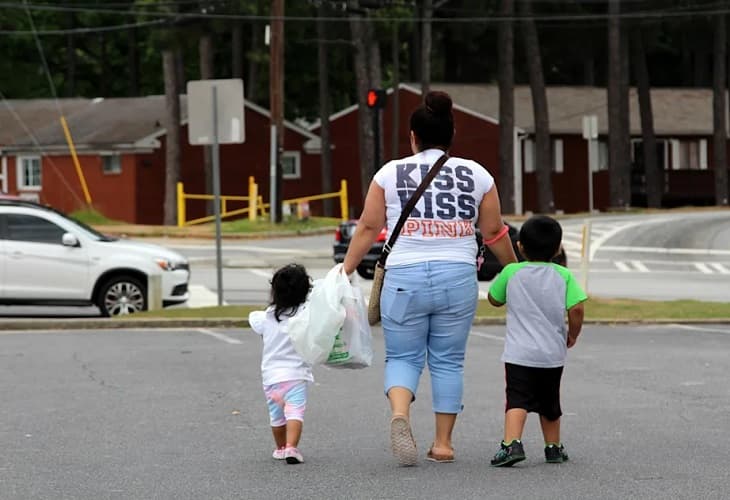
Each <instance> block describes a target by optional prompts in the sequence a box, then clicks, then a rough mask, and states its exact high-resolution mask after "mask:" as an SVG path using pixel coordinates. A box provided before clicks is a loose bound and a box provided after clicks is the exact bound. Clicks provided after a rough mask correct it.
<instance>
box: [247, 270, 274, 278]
mask: <svg viewBox="0 0 730 500" xmlns="http://www.w3.org/2000/svg"><path fill="white" fill-rule="evenodd" d="M249 271H251V272H252V273H253V274H255V275H256V276H261V277H262V278H271V277H272V276H273V275H272V274H271V272H269V271H264V270H262V269H249Z"/></svg>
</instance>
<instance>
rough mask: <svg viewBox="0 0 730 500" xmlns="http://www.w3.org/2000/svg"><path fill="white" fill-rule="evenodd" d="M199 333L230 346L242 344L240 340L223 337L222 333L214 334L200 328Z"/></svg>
mask: <svg viewBox="0 0 730 500" xmlns="http://www.w3.org/2000/svg"><path fill="white" fill-rule="evenodd" d="M198 332H200V333H202V334H203V335H209V336H211V337H214V338H216V339H218V340H222V341H223V342H226V343H228V344H241V343H242V342H241V341H240V340H238V339H234V338H233V337H229V336H228V335H223V334H222V333H218V332H214V331H212V330H206V329H204V328H198Z"/></svg>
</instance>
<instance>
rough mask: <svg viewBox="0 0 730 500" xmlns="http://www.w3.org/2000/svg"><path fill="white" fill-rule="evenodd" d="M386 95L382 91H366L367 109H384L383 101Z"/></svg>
mask: <svg viewBox="0 0 730 500" xmlns="http://www.w3.org/2000/svg"><path fill="white" fill-rule="evenodd" d="M386 97H387V94H386V92H385V90H383V89H370V90H368V96H367V103H368V108H372V109H383V108H384V107H385V99H386Z"/></svg>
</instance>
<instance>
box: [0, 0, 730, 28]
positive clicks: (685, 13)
mask: <svg viewBox="0 0 730 500" xmlns="http://www.w3.org/2000/svg"><path fill="white" fill-rule="evenodd" d="M720 5H723V6H721V7H713V8H707V7H704V6H700V8H699V9H697V10H672V9H657V10H645V11H635V12H622V13H620V14H619V15H618V16H616V17H617V18H619V19H646V18H678V17H698V16H713V15H721V14H727V13H730V6H728V5H727V4H726V3H724V2H723V3H722V4H720ZM0 8H6V9H16V8H25V6H24V5H23V4H18V3H16V2H0ZM28 8H30V9H31V10H38V11H47V12H90V13H97V14H116V15H120V16H156V17H174V18H178V19H223V20H248V21H271V20H274V19H277V18H274V17H272V16H269V15H255V14H230V13H220V14H219V13H210V12H165V11H151V10H121V9H109V8H100V7H77V6H57V5H43V4H28ZM680 8H681V7H680ZM689 8H690V9H691V8H693V7H689ZM684 9H687V8H684ZM610 17H611V16H610V15H609V14H608V13H587V14H584V13H579V14H549V15H548V14H533V15H529V16H509V17H496V16H469V17H448V18H445V17H434V18H431V19H430V20H431V22H432V23H482V24H492V23H500V22H519V21H528V20H532V21H540V22H553V21H589V20H605V19H609V18H610ZM281 19H283V20H285V21H289V22H295V21H307V22H312V21H317V20H321V21H324V22H348V21H349V20H350V19H349V18H347V17H332V16H327V17H317V16H289V15H285V16H281ZM355 19H356V20H359V21H362V22H423V21H424V19H423V18H421V17H365V16H357V17H356V18H355Z"/></svg>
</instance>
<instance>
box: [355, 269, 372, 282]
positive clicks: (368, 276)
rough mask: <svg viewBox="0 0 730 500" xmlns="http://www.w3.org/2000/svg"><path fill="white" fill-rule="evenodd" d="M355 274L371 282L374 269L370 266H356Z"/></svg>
mask: <svg viewBox="0 0 730 500" xmlns="http://www.w3.org/2000/svg"><path fill="white" fill-rule="evenodd" d="M357 274H359V275H360V276H361V277H363V278H365V279H366V280H371V279H373V276H375V268H374V267H370V266H357Z"/></svg>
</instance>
